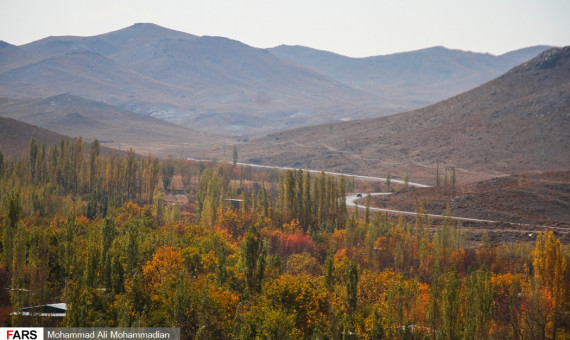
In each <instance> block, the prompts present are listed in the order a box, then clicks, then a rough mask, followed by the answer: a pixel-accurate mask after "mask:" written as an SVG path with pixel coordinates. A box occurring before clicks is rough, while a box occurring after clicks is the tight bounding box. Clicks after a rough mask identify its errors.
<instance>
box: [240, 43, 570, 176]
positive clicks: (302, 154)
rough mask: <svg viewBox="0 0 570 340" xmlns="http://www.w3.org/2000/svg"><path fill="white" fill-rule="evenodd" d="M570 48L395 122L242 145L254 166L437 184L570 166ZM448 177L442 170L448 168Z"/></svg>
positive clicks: (299, 132) (325, 128) (314, 130)
mask: <svg viewBox="0 0 570 340" xmlns="http://www.w3.org/2000/svg"><path fill="white" fill-rule="evenodd" d="M569 145H570V47H564V48H555V49H549V50H547V51H545V52H543V53H542V54H540V55H539V56H538V57H536V58H534V59H532V60H530V61H529V62H526V63H524V64H521V65H519V66H517V67H515V68H513V69H512V70H510V71H509V72H507V73H505V74H504V75H502V76H501V77H499V78H497V79H495V80H493V81H491V82H488V83H486V84H484V85H482V86H480V87H478V88H475V89H473V90H471V91H468V92H466V93H463V94H461V95H458V96H456V97H453V98H450V99H448V100H445V101H442V102H440V103H437V104H434V105H431V106H428V107H426V108H423V109H420V110H416V111H410V112H406V113H401V114H397V115H393V116H389V117H381V118H376V119H366V120H361V121H353V122H344V123H338V124H327V125H321V126H317V127H309V128H301V129H296V130H292V131H286V132H280V133H276V134H272V135H269V136H268V137H265V138H262V139H259V140H256V141H255V142H254V143H251V144H250V145H243V146H241V149H243V151H242V155H243V157H244V158H249V160H250V161H253V162H260V163H268V164H279V165H296V166H300V167H307V168H313V169H315V168H316V169H320V168H326V169H336V170H339V171H344V172H353V173H366V174H376V175H381V176H382V175H384V174H385V173H386V172H387V171H392V173H398V174H403V173H405V172H406V171H407V172H409V173H410V175H411V176H412V178H414V176H415V178H416V179H421V178H423V179H425V181H426V183H430V182H433V181H434V178H435V174H436V167H435V164H436V162H440V164H441V165H440V168H441V169H445V168H451V167H452V166H453V167H455V168H456V170H457V171H458V176H459V177H461V176H467V177H491V176H493V175H497V174H505V173H519V172H524V171H534V170H564V169H568V168H570V148H569V147H568V146H569ZM442 171H443V170H442Z"/></svg>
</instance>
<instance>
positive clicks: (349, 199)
mask: <svg viewBox="0 0 570 340" xmlns="http://www.w3.org/2000/svg"><path fill="white" fill-rule="evenodd" d="M188 160H189V161H196V162H211V160H208V159H195V158H188ZM226 163H229V164H233V163H232V162H226ZM236 165H240V166H248V167H253V168H260V169H280V170H304V171H308V172H310V173H321V172H323V171H319V170H310V169H301V168H292V167H283V166H271V165H261V164H253V163H242V162H237V163H236ZM324 173H325V174H328V175H334V176H345V177H354V178H355V179H360V180H366V181H378V182H386V178H383V177H374V176H363V175H354V174H346V173H341V172H331V171H324ZM390 181H391V182H392V183H398V184H402V185H403V184H405V183H404V181H402V180H397V179H391V180H390ZM408 186H410V187H416V188H429V187H430V186H429V185H426V184H421V183H415V182H408ZM361 195H362V196H363V197H362V198H364V196H365V195H366V194H361ZM388 195H391V193H385V192H374V193H370V196H388ZM362 198H361V197H358V193H353V194H350V195H347V196H346V206H347V207H356V208H358V209H363V210H364V209H366V206H364V205H362V204H359V203H358V200H360V199H362ZM369 209H370V210H371V211H378V212H384V213H388V214H394V215H407V216H415V215H417V213H416V212H415V211H402V210H394V209H384V208H375V207H370V208H369ZM426 216H428V217H431V218H437V219H443V218H444V217H445V216H443V215H436V214H426ZM451 219H452V220H455V221H466V222H481V223H498V221H491V220H481V219H476V218H467V217H457V216H451Z"/></svg>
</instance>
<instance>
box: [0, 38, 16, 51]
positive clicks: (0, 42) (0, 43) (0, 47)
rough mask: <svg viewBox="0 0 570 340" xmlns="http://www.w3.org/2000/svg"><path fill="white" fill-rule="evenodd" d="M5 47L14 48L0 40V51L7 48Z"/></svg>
mask: <svg viewBox="0 0 570 340" xmlns="http://www.w3.org/2000/svg"><path fill="white" fill-rule="evenodd" d="M7 47H16V46H14V45H12V44H10V43H7V42H5V41H4V40H0V49H3V48H7Z"/></svg>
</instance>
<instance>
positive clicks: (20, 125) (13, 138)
mask: <svg viewBox="0 0 570 340" xmlns="http://www.w3.org/2000/svg"><path fill="white" fill-rule="evenodd" d="M0 131H2V133H0V151H1V152H2V154H3V156H4V157H6V158H10V159H15V158H18V157H20V156H22V155H23V154H24V153H26V152H27V151H28V149H29V146H30V139H32V138H35V139H36V140H38V141H41V142H42V143H44V144H46V145H53V144H57V143H58V142H59V141H60V140H61V138H64V136H63V135H60V134H58V133H55V132H52V131H49V130H46V129H42V128H40V127H37V126H34V125H30V124H27V123H24V122H20V121H18V120H15V119H12V118H5V117H0Z"/></svg>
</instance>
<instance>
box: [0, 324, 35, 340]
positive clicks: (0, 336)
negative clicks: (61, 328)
mask: <svg viewBox="0 0 570 340" xmlns="http://www.w3.org/2000/svg"><path fill="white" fill-rule="evenodd" d="M43 339H44V329H43V328H22V327H2V328H0V340H43Z"/></svg>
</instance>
